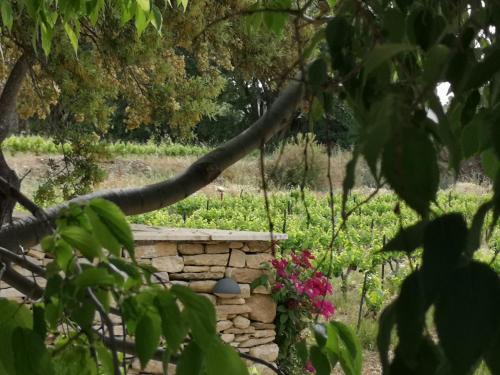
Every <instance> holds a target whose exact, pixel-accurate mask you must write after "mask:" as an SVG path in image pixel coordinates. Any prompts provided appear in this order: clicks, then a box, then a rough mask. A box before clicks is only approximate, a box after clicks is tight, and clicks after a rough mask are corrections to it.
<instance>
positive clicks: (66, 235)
mask: <svg viewBox="0 0 500 375" xmlns="http://www.w3.org/2000/svg"><path fill="white" fill-rule="evenodd" d="M59 234H60V235H61V238H62V239H63V240H64V241H66V242H67V243H69V244H70V245H71V246H73V247H75V248H76V249H78V250H80V252H81V253H82V255H83V256H84V257H85V258H87V259H89V260H93V259H94V258H97V257H99V256H100V255H101V246H100V244H99V242H97V240H96V239H95V238H94V237H93V236H92V235H91V234H90V233H89V232H87V231H86V230H84V229H82V228H80V227H77V226H68V227H65V228H64V229H62V230H61V231H60V233H59Z"/></svg>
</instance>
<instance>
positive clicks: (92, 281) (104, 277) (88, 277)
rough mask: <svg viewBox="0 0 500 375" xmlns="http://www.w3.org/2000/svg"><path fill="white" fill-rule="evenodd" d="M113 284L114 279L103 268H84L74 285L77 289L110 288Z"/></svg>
mask: <svg viewBox="0 0 500 375" xmlns="http://www.w3.org/2000/svg"><path fill="white" fill-rule="evenodd" d="M114 283H115V278H114V277H113V276H112V275H110V274H109V272H108V270H106V269H104V268H94V267H89V268H86V269H84V270H83V271H82V273H80V274H79V275H78V276H77V277H76V279H75V285H76V286H77V287H79V288H87V287H94V286H106V285H109V286H111V285H113V284H114Z"/></svg>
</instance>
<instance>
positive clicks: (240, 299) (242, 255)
mask: <svg viewBox="0 0 500 375" xmlns="http://www.w3.org/2000/svg"><path fill="white" fill-rule="evenodd" d="M136 257H137V258H138V259H139V260H140V261H141V262H144V263H147V264H151V265H152V266H153V267H155V268H156V269H157V270H158V271H159V272H158V274H157V276H159V277H161V278H162V279H163V282H165V283H167V284H180V285H184V286H188V287H190V288H191V289H193V290H194V291H195V292H197V293H198V294H200V295H203V296H204V297H206V298H208V299H209V300H210V301H211V302H212V303H213V304H214V306H215V310H216V314H217V332H219V333H220V336H221V339H222V340H223V341H224V342H226V343H228V344H229V345H231V346H233V347H234V348H236V349H237V350H238V351H240V352H242V353H248V354H250V355H252V356H254V357H257V358H261V359H263V360H266V361H268V362H271V363H273V362H275V361H276V359H277V357H278V346H277V345H276V344H275V343H274V340H275V338H276V327H275V325H274V324H273V321H274V318H275V316H276V303H275V302H274V300H273V299H272V297H271V295H270V294H271V291H270V289H269V288H266V287H264V286H259V287H257V288H255V289H254V290H253V291H251V288H250V284H251V283H252V282H253V281H254V280H256V279H257V278H259V277H260V276H261V275H263V274H264V273H265V272H266V271H265V270H263V268H262V266H263V264H264V263H267V262H269V261H271V260H272V258H273V257H272V255H271V244H270V243H269V242H265V241H247V242H199V243H194V242H179V243H176V242H152V241H148V242H140V243H138V246H137V247H136ZM224 277H229V278H231V279H233V280H234V281H236V282H237V283H238V285H239V287H240V291H241V293H240V294H238V295H233V294H214V293H213V289H214V287H215V284H216V283H217V281H218V280H220V279H222V278H224ZM248 365H249V366H256V367H258V368H259V371H260V373H262V374H267V373H268V371H270V370H269V369H267V368H266V367H261V366H262V365H258V364H257V365H255V364H254V363H251V362H248ZM152 366H153V365H152ZM146 370H147V369H146ZM151 373H154V372H151ZM271 373H272V372H271Z"/></svg>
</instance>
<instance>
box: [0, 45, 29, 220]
mask: <svg viewBox="0 0 500 375" xmlns="http://www.w3.org/2000/svg"><path fill="white" fill-rule="evenodd" d="M29 66H30V57H29V55H27V54H23V55H21V57H19V59H18V60H17V62H16V64H15V65H14V67H13V68H12V70H11V72H10V75H9V78H8V79H7V82H5V86H4V88H3V90H2V94H1V95H0V176H1V177H3V178H4V179H5V180H7V181H8V182H9V183H10V184H11V185H12V186H13V187H15V188H16V189H19V188H20V187H21V181H20V180H19V177H17V174H16V172H14V171H13V170H12V169H11V168H10V167H9V165H8V164H7V161H6V160H5V156H4V154H3V150H2V149H1V143H2V142H3V141H4V140H5V138H6V137H7V135H8V134H9V129H11V128H12V127H13V125H14V124H15V123H16V121H17V112H16V104H17V95H18V94H19V91H20V89H21V86H22V83H23V81H24V78H25V77H26V74H27V73H28V69H29ZM15 205H16V202H15V201H14V200H13V199H12V198H10V197H7V196H4V195H2V194H0V226H1V225H4V224H6V223H11V222H12V212H13V211H14V206H15Z"/></svg>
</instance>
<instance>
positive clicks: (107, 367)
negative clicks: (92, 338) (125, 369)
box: [94, 341, 115, 375]
mask: <svg viewBox="0 0 500 375" xmlns="http://www.w3.org/2000/svg"><path fill="white" fill-rule="evenodd" d="M94 345H95V349H96V352H97V357H98V358H99V362H100V364H101V368H102V369H103V371H104V374H105V375H114V373H115V371H114V368H115V367H114V365H113V356H112V355H111V352H110V351H109V349H108V348H106V347H105V346H104V345H103V344H102V342H100V341H97V342H95V343H94Z"/></svg>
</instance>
